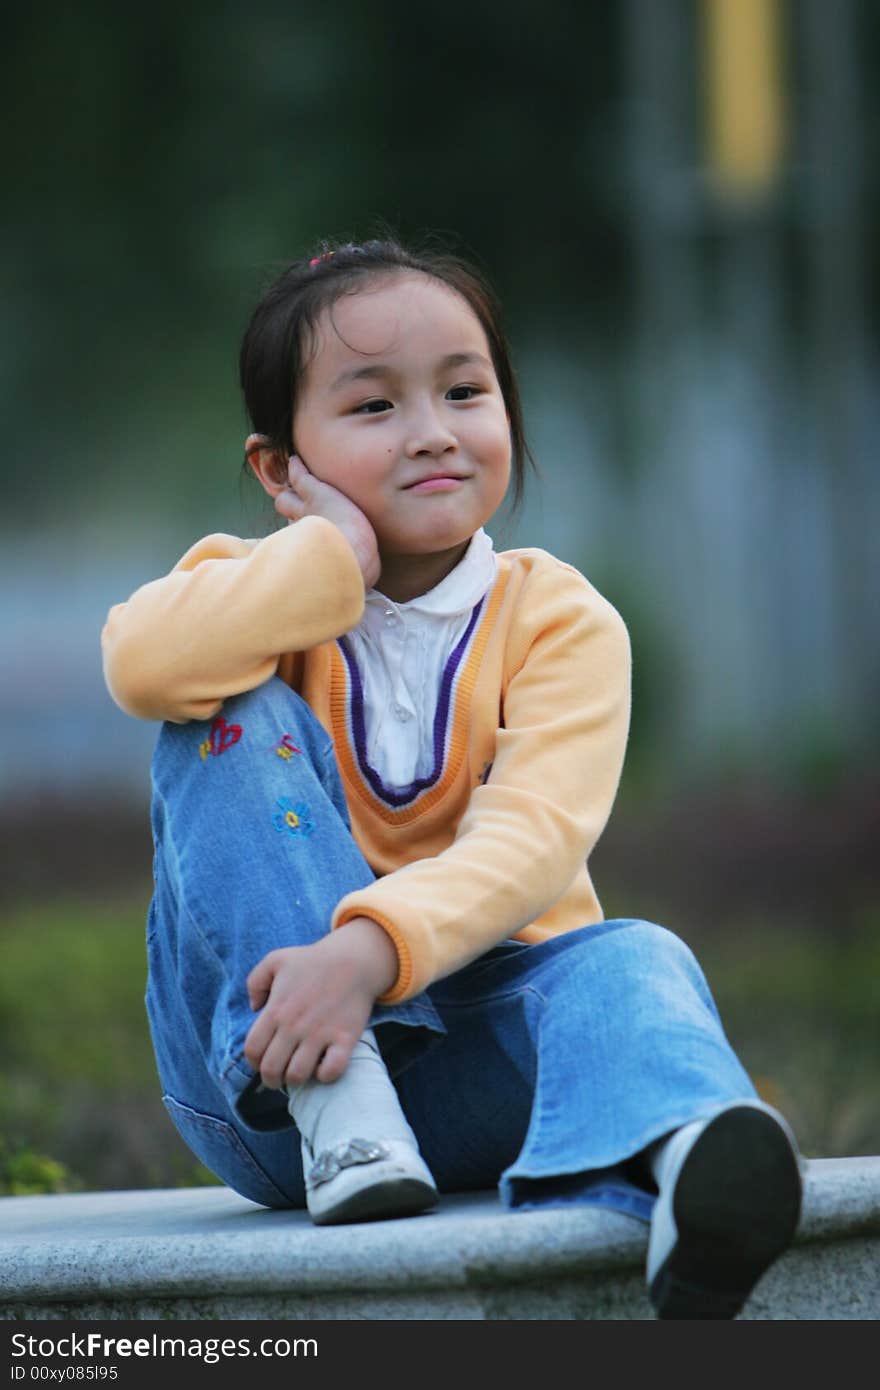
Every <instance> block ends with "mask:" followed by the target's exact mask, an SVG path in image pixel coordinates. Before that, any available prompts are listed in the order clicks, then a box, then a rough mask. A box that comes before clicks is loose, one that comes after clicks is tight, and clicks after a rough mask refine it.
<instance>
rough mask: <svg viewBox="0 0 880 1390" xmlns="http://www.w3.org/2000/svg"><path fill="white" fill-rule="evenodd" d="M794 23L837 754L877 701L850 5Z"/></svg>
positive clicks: (879, 682) (876, 603)
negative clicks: (834, 643)
mask: <svg viewBox="0 0 880 1390" xmlns="http://www.w3.org/2000/svg"><path fill="white" fill-rule="evenodd" d="M797 13H798V15H799V17H800V20H801V36H802V58H803V72H804V154H805V160H806V170H805V176H804V180H803V185H802V195H803V213H804V221H805V228H806V251H807V265H808V270H807V281H808V306H807V307H808V320H809V347H810V369H811V383H810V384H811V387H812V394H813V401H814V407H815V420H816V427H817V434H818V439H817V446H818V449H819V452H820V457H821V458H822V461H823V465H824V468H825V469H826V470H827V473H826V476H827V478H828V492H829V499H830V508H831V517H832V534H833V545H834V552H835V554H834V560H835V563H834V576H835V583H836V594H835V595H834V599H835V605H834V606H835V620H836V627H837V636H838V647H839V651H838V660H837V668H838V669H837V673H836V674H837V681H838V691H839V707H840V711H841V716H842V721H843V728H842V729H841V730H840V733H841V734H842V741H843V743H844V744H850V745H854V746H858V743H859V742H860V743H861V744H862V747H864V742H865V734H866V732H867V731H869V730H870V729H872V728H876V720H877V698H878V696H880V643H878V641H877V628H878V623H877V612H878V608H880V573H878V566H877V562H876V548H877V541H876V537H877V523H878V518H877V516H876V508H877V502H876V497H877V463H876V458H875V454H876V448H875V444H874V442H873V440H874V435H875V431H874V428H873V426H872V422H871V419H870V417H869V395H874V394H875V392H874V390H873V389H871V388H869V382H868V371H869V364H870V347H869V339H868V334H867V331H866V324H865V313H864V307H863V305H864V300H865V298H866V296H867V291H868V285H867V277H866V262H865V248H864V243H863V226H864V223H863V208H862V187H861V184H862V177H863V170H864V167H865V166H864V160H865V142H864V141H863V139H862V119H863V112H862V109H861V100H860V53H859V47H858V38H857V32H856V26H857V6H856V4H855V3H854V0H835V3H834V4H828V3H827V0H801V3H800V4H799V5H798V7H797ZM875 408H876V404H875ZM872 508H873V510H874V512H875V515H873V516H872V515H871V512H872ZM869 721H870V722H869ZM875 747H876V744H875Z"/></svg>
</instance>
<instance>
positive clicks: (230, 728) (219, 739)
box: [211, 715, 241, 758]
mask: <svg viewBox="0 0 880 1390" xmlns="http://www.w3.org/2000/svg"><path fill="white" fill-rule="evenodd" d="M240 738H241V725H240V724H227V723H226V720H225V719H224V718H223V717H222V716H220V715H218V717H217V718H216V719H215V720H214V722H213V724H212V725H211V752H212V754H213V755H214V757H215V758H219V756H220V754H221V753H225V752H226V750H227V748H231V747H232V745H233V744H234V743H238V740H239V739H240Z"/></svg>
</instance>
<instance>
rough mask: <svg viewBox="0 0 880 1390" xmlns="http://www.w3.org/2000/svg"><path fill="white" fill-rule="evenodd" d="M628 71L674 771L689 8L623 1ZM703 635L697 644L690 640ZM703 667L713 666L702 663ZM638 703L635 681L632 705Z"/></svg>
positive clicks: (653, 524)
mask: <svg viewBox="0 0 880 1390" xmlns="http://www.w3.org/2000/svg"><path fill="white" fill-rule="evenodd" d="M623 20H624V62H625V83H624V89H625V93H626V122H627V126H626V132H625V134H626V146H625V148H626V151H627V166H628V188H629V238H630V248H631V253H632V263H633V286H632V297H631V303H632V313H633V322H632V332H631V343H632V368H633V379H632V383H631V389H630V391H629V393H628V395H629V399H630V401H631V403H632V412H631V416H630V419H629V421H628V426H629V429H630V432H631V446H630V454H631V459H630V467H629V469H628V475H629V495H628V496H627V498H626V499H625V505H626V506H627V507H628V509H629V515H628V518H627V519H628V522H629V529H630V530H634V531H635V534H634V535H633V540H632V544H633V547H634V550H633V553H634V554H637V555H638V557H639V565H640V569H641V571H642V593H643V595H644V598H645V601H646V602H652V603H653V605H654V611H653V612H652V613H651V614H650V615H649V616H650V617H651V618H652V620H653V622H654V623H655V624H656V626H657V628H658V630H659V632H660V633H661V634H662V637H663V641H664V644H665V645H666V649H667V650H668V661H669V663H670V666H671V668H673V669H674V671H675V674H676V690H677V698H676V701H675V707H674V709H671V710H669V711H665V712H664V713H665V718H666V721H667V722H666V725H665V727H666V730H667V739H666V741H665V743H666V747H665V752H664V755H663V761H664V764H665V768H666V771H667V772H671V771H672V770H673V769H674V770H675V771H676V772H677V773H681V772H683V771H686V767H685V764H686V761H687V759H688V757H690V756H693V759H694V761H698V758H699V749H698V744H699V741H700V740H699V737H698V734H697V725H698V723H699V711H700V708H701V700H700V697H699V688H700V684H701V680H702V679H703V672H702V671H701V658H700V654H699V652H700V646H701V642H700V632H699V629H700V625H701V624H702V623H704V622H705V605H704V604H703V602H702V598H701V595H700V585H699V584H698V583H697V584H695V583H694V582H693V571H694V568H695V564H696V566H697V567H698V566H699V557H696V560H695V556H694V553H693V544H692V538H693V536H694V534H695V532H696V531H697V527H696V526H695V524H694V522H695V518H694V517H693V515H692V514H691V513H690V511H689V506H690V501H691V496H692V490H691V487H690V485H689V481H688V470H689V466H690V461H689V458H688V449H687V442H686V441H687V437H688V434H689V430H688V421H687V419H686V418H685V416H686V408H687V401H688V399H689V394H688V390H687V376H688V360H689V358H688V353H689V352H690V353H693V351H694V350H695V348H696V346H697V344H698V340H699V334H700V321H699V296H698V287H697V283H696V275H695V268H694V246H693V242H694V232H695V229H696V226H697V224H698V218H699V206H698V202H697V197H696V188H695V179H694V173H693V168H694V151H693V138H692V90H693V83H692V74H691V69H690V65H689V28H688V11H687V7H686V6H684V5H682V4H681V0H625V4H624V6H623ZM693 633H696V634H697V637H696V640H694V639H693V637H692V636H690V634H693ZM702 665H703V666H705V663H704V662H702ZM638 697H639V687H638V682H637V685H636V698H638Z"/></svg>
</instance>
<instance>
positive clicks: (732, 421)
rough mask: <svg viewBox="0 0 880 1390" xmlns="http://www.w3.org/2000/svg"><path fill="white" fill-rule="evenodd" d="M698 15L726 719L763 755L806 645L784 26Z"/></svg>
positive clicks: (774, 19)
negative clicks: (718, 366) (718, 347)
mask: <svg viewBox="0 0 880 1390" xmlns="http://www.w3.org/2000/svg"><path fill="white" fill-rule="evenodd" d="M698 13H699V21H700V22H699V33H698V44H699V53H700V57H701V59H702V61H701V62H700V64H699V67H700V70H701V72H702V74H703V84H702V92H701V96H702V108H703V138H704V148H703V153H704V159H705V169H706V173H707V180H706V187H707V195H708V198H709V204H710V209H711V213H710V215H711V216H712V219H713V221H714V225H715V227H716V231H717V234H718V253H717V254H718V284H719V289H718V299H719V306H718V307H719V312H718V319H719V324H720V329H721V334H722V341H723V344H724V348H725V351H724V360H725V361H726V362H727V363H728V364H729V365H728V367H727V371H728V373H729V377H728V381H727V386H726V389H725V390H724V391H723V393H722V399H721V402H720V406H719V409H720V411H721V416H720V418H719V421H718V425H719V430H718V433H719V440H718V456H717V467H718V473H719V477H720V479H721V480H723V481H719V483H718V487H719V489H724V490H725V496H724V501H723V509H724V511H725V512H726V515H727V525H726V527H725V528H724V530H723V531H722V532H721V534H720V535H719V538H718V546H717V551H716V555H715V565H716V568H717V583H718V585H719V588H720V589H721V590H722V593H721V595H720V602H719V608H720V610H721V611H723V612H725V613H726V615H727V620H726V621H727V641H728V650H729V667H728V679H729V680H730V681H731V683H732V684H733V687H734V690H733V691H732V692H731V693H730V695H729V696H728V698H729V699H731V701H732V703H734V704H735V710H733V711H732V712H731V713H732V715H733V720H732V722H733V723H734V725H735V726H736V725H738V727H739V729H740V731H741V733H742V735H743V736H744V738H745V740H746V741H747V743H748V744H749V745H750V746H751V747H752V748H753V750H754V752H755V753H761V754H766V753H768V752H769V751H770V750H773V749H774V748H775V747H776V746H777V745H778V741H779V740H778V731H779V729H780V728H784V727H785V721H786V717H787V715H789V713H790V710H791V708H792V705H793V704H796V703H797V699H796V697H795V698H794V699H793V691H792V688H791V670H792V669H793V666H794V663H795V661H796V660H797V657H798V651H799V648H801V647H803V646H809V640H808V639H805V637H804V634H803V631H802V623H799V622H798V621H797V619H798V618H799V617H800V614H799V613H797V612H796V614H795V617H794V619H793V617H792V613H791V604H792V602H794V603H795V604H797V603H799V601H800V595H799V593H798V587H799V586H798V574H799V571H800V570H802V568H803V564H804V555H803V543H802V541H801V539H800V537H801V533H802V529H803V528H802V526H801V525H800V524H799V514H798V508H797V507H796V506H795V507H793V506H792V504H791V487H792V473H793V472H794V471H795V470H796V469H797V468H798V462H797V461H795V460H794V459H793V458H792V457H791V456H792V454H793V453H795V452H796V450H795V449H794V448H793V445H792V439H791V430H790V423H789V421H787V419H786V409H787V401H789V400H790V399H791V397H792V394H793V389H794V387H793V382H792V379H791V373H790V371H789V370H788V362H789V352H788V344H787V342H786V324H785V309H784V300H783V284H784V271H783V264H782V247H781V241H780V234H781V225H782V218H781V208H782V204H783V198H784V194H785V191H786V189H785V172H786V170H785V161H786V157H787V154H788V150H787V144H788V111H787V105H788V104H787V100H786V98H787V83H786V73H785V58H786V52H785V41H786V34H785V30H784V27H783V23H782V12H781V6H780V3H779V0H702V3H701V5H700V9H699V12H698ZM719 505H721V504H719ZM811 698H812V697H811ZM816 698H819V699H821V698H822V696H821V694H819V695H817V696H816Z"/></svg>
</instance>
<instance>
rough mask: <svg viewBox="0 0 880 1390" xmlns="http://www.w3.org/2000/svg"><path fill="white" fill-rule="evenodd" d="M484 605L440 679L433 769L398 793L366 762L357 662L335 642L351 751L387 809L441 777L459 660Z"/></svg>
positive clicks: (348, 648)
mask: <svg viewBox="0 0 880 1390" xmlns="http://www.w3.org/2000/svg"><path fill="white" fill-rule="evenodd" d="M484 602H485V596H484V597H483V598H481V599H480V601H479V603H478V604H477V605H476V607H475V608H474V610H473V612H472V613H471V616H470V620H469V622H468V625H467V627H466V628H465V630H464V633H463V634H462V637H461V638H460V640H459V642H458V644H457V645H456V647H455V649H454V650H453V652H452V654H451V655H450V657H449V659H448V661H447V662H446V665H445V666H444V668H443V675H442V677H441V679H440V694H439V697H438V699H437V710H436V713H435V714H434V766H433V768H432V769H431V772H430V774H429V776H427V777H419V778H417V779H416V780H415V781H414V782H410V784H409V786H408V787H402V788H399V789H397V790H395V789H393V788H392V787H386V785H385V783H384V782H383V781H382V778H381V777H380V776H379V773H378V772H377V771H376V769H375V768H374V767H372V766H371V764H370V763H369V761H368V760H367V725H366V719H365V716H364V687H363V682H362V681H361V673H360V671H359V670H358V665H357V661H356V660H355V656H354V652H353V651H352V649H351V644H350V643H349V642H348V641H347V639H346V638H345V637H339V638H337V642H338V644H339V647H340V650H341V651H342V655H343V656H344V657H345V661H346V665H347V666H348V674H349V681H350V686H349V689H350V709H351V729H352V734H353V736H354V747H355V753H356V754H357V760H358V767H359V768H360V770H361V775H362V776H363V778H364V780H365V781H366V782H368V783H369V785H370V787H371V788H372V789H373V791H374V792H375V793H376V795H377V796H378V797H380V798H381V800H382V801H385V802H387V804H388V805H389V806H395V807H400V806H405V805H406V804H407V802H408V801H412V800H414V798H415V797H417V796H418V795H419V793H420V792H423V791H426V790H427V788H428V787H433V786H434V784H435V783H436V782H438V781H439V779H440V777H441V775H442V772H443V751H444V749H445V747H446V728H447V724H448V722H449V712H450V705H451V700H452V686H453V683H454V681H455V677H456V673H457V671H458V668H459V666H460V664H461V660H462V657H463V656H464V654H465V651H466V650H467V646H468V643H469V642H470V640H471V636H472V635H473V631H474V628H475V627H476V625H477V622H478V621H479V617H480V612H481V610H482V607H483V604H484Z"/></svg>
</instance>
